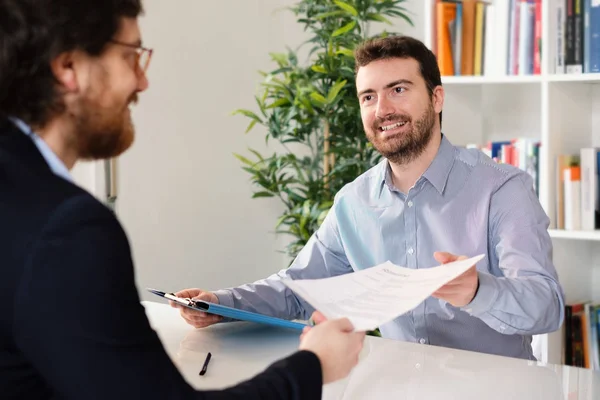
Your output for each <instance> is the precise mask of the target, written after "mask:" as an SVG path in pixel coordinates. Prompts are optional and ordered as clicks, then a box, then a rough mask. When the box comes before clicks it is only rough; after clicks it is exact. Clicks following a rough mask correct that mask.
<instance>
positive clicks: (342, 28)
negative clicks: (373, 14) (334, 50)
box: [331, 21, 356, 37]
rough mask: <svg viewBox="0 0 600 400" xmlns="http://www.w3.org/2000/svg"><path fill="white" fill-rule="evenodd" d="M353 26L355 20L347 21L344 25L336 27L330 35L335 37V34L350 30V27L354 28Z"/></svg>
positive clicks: (338, 34)
mask: <svg viewBox="0 0 600 400" xmlns="http://www.w3.org/2000/svg"><path fill="white" fill-rule="evenodd" d="M355 26H356V21H351V22H348V23H347V24H346V25H344V26H342V27H341V28H339V29H336V30H335V31H333V33H332V34H331V36H332V37H336V36H340V35H343V34H344V33H346V32H350V31H351V30H352V29H354V27H355Z"/></svg>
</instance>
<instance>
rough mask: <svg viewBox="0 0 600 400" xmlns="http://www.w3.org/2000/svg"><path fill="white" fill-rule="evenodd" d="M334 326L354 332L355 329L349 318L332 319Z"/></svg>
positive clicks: (344, 330) (343, 330)
mask: <svg viewBox="0 0 600 400" xmlns="http://www.w3.org/2000/svg"><path fill="white" fill-rule="evenodd" d="M331 323H332V324H333V326H334V327H335V328H337V329H339V330H341V331H342V332H352V331H353V330H354V325H352V322H350V320H349V319H348V318H341V319H336V320H334V321H331Z"/></svg>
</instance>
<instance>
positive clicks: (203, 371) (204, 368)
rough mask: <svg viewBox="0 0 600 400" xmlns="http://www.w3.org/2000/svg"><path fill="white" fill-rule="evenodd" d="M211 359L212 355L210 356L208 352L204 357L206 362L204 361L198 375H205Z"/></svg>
mask: <svg viewBox="0 0 600 400" xmlns="http://www.w3.org/2000/svg"><path fill="white" fill-rule="evenodd" d="M211 357H212V354H210V352H209V353H208V354H207V355H206V360H204V365H203V366H202V370H201V371H200V374H199V375H204V374H205V373H206V369H207V368H208V362H209V361H210V358H211Z"/></svg>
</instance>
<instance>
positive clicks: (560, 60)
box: [550, 0, 600, 74]
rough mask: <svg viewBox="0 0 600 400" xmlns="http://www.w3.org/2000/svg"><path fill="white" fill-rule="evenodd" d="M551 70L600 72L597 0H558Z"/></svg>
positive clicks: (599, 8) (599, 1)
mask: <svg viewBox="0 0 600 400" xmlns="http://www.w3.org/2000/svg"><path fill="white" fill-rule="evenodd" d="M550 13H551V18H553V19H554V20H555V21H556V24H557V27H556V36H555V40H554V46H555V47H554V73H555V74H581V73H599V72H600V0H557V1H556V2H555V6H554V8H553V9H552V10H550Z"/></svg>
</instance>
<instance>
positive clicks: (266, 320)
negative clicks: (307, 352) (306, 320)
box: [147, 288, 308, 331]
mask: <svg viewBox="0 0 600 400" xmlns="http://www.w3.org/2000/svg"><path fill="white" fill-rule="evenodd" d="M147 290H148V291H149V292H150V293H153V294H155V295H157V296H160V297H162V298H165V299H168V300H172V301H175V302H177V303H179V304H181V305H182V306H185V307H188V308H191V309H193V310H197V311H203V312H206V313H209V314H215V315H220V316H222V317H225V318H231V319H235V320H239V321H250V322H258V323H261V324H266V325H272V326H277V327H280V328H289V329H294V330H299V331H301V330H302V329H304V327H306V326H308V325H306V324H303V323H301V322H294V321H288V320H285V319H281V318H276V317H270V316H267V315H263V314H257V313H254V312H250V311H244V310H238V309H237V308H232V307H227V306H223V305H221V304H215V303H210V302H208V301H203V300H193V299H187V298H181V297H177V296H175V295H174V294H173V293H166V292H163V291H160V290H156V289H151V288H147Z"/></svg>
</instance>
